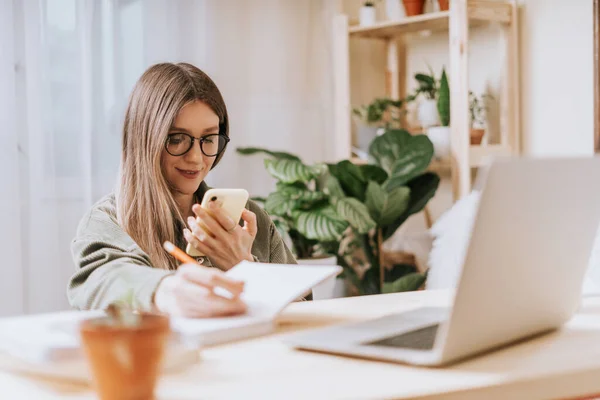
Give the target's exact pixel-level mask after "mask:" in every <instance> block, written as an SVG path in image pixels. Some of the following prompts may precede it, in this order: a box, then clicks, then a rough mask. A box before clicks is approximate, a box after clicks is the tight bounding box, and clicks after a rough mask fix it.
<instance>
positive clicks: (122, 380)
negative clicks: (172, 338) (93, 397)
mask: <svg viewBox="0 0 600 400" xmlns="http://www.w3.org/2000/svg"><path fill="white" fill-rule="evenodd" d="M133 304H134V302H133V293H131V292H130V293H128V295H127V298H126V299H123V300H121V301H119V302H117V303H115V304H111V305H110V306H109V307H108V308H107V310H106V315H104V316H101V317H97V318H90V319H87V320H84V321H83V322H82V323H81V325H80V328H79V332H80V337H81V343H82V347H83V350H84V354H85V356H86V359H87V361H88V364H89V366H90V370H91V373H92V381H93V384H94V388H95V390H96V392H97V393H98V396H99V398H100V399H102V400H108V399H111V400H121V399H122V400H134V399H152V398H154V389H155V386H156V382H157V380H158V376H159V373H160V371H161V369H162V362H163V358H164V353H165V348H166V344H167V341H168V338H169V335H170V332H171V330H170V325H169V319H168V317H166V316H163V315H158V314H150V313H138V312H136V311H134V307H133Z"/></svg>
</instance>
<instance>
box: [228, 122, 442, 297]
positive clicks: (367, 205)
mask: <svg viewBox="0 0 600 400" xmlns="http://www.w3.org/2000/svg"><path fill="white" fill-rule="evenodd" d="M238 152H239V153H240V154H257V153H263V154H266V155H268V156H269V157H270V158H269V159H266V160H265V168H266V169H267V171H268V172H269V173H270V174H271V176H273V177H274V178H275V179H277V185H276V189H275V190H274V191H273V192H272V193H270V194H269V195H268V196H267V197H266V199H264V205H265V209H266V210H267V212H269V213H270V214H271V216H272V217H273V219H274V223H275V226H276V227H277V229H278V230H279V231H280V232H281V234H282V236H283V237H284V239H285V240H286V241H288V242H289V243H291V244H292V250H293V251H294V253H295V255H296V256H297V257H300V258H308V257H311V256H312V255H313V254H315V251H316V250H317V249H321V250H322V251H325V252H329V253H335V254H337V255H338V263H339V265H341V266H343V267H344V276H345V277H346V278H347V279H348V281H349V282H350V283H351V284H352V285H353V286H354V287H355V288H356V289H357V291H358V293H359V294H375V293H383V292H391V291H407V290H416V289H418V288H419V287H421V286H422V285H423V283H424V281H425V279H426V275H424V274H420V273H418V272H417V271H416V270H415V268H414V266H407V265H394V266H393V267H391V269H390V268H385V267H384V266H383V265H381V260H382V255H381V252H382V245H383V242H384V241H385V240H387V239H389V238H390V237H391V236H392V235H393V234H394V232H395V231H396V230H397V229H398V228H399V227H400V226H401V225H402V224H403V223H404V222H405V221H406V220H407V219H408V218H409V217H410V216H411V215H413V214H414V213H417V212H419V211H421V210H422V209H423V207H425V205H426V204H427V202H428V201H429V200H430V199H431V198H432V197H433V195H434V194H435V192H436V190H437V188H438V185H439V181H440V179H439V177H438V176H437V175H436V174H434V173H432V172H427V168H428V166H429V163H430V162H431V159H432V157H433V145H432V143H431V141H430V140H429V139H428V138H427V136H425V135H411V134H410V133H409V132H407V131H405V130H402V129H387V130H386V131H385V133H384V134H383V135H381V136H378V137H376V138H375V139H374V140H373V141H372V142H371V144H370V146H369V159H370V163H369V164H367V165H356V164H353V163H352V162H350V161H348V160H343V161H340V162H338V163H335V164H327V165H321V164H317V165H306V164H304V163H303V162H302V161H301V160H300V158H298V157H296V156H294V155H292V154H289V153H285V152H274V151H269V150H263V149H257V148H251V149H238ZM361 263H362V264H363V266H365V268H364V269H362V268H355V267H356V266H357V265H358V264H361ZM358 270H361V272H360V273H358V272H357V271H358ZM362 271H364V272H362Z"/></svg>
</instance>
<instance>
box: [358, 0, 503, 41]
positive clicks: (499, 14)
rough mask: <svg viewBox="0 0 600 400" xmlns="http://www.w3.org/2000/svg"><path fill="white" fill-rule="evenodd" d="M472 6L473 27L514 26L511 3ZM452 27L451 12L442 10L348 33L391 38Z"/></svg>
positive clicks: (478, 2) (477, 3) (476, 3)
mask: <svg viewBox="0 0 600 400" xmlns="http://www.w3.org/2000/svg"><path fill="white" fill-rule="evenodd" d="M469 4H470V6H469V10H468V16H469V17H468V19H469V26H470V27H474V26H478V25H481V24H484V23H487V22H500V23H505V24H510V23H511V21H512V18H511V15H512V14H511V6H510V4H506V3H494V2H489V1H481V0H479V1H471V2H470V3H469ZM449 26H450V11H438V12H432V13H427V14H421V15H416V16H414V17H405V18H403V19H401V20H399V21H387V22H379V23H376V24H374V25H371V26H350V27H349V29H348V34H349V35H350V37H352V38H355V37H362V38H371V39H390V38H393V37H396V36H400V35H403V34H406V33H416V32H421V31H432V32H436V31H448V29H449Z"/></svg>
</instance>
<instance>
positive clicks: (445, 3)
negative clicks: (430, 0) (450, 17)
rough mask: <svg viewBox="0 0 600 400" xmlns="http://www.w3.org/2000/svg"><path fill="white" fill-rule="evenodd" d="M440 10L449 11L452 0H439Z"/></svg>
mask: <svg viewBox="0 0 600 400" xmlns="http://www.w3.org/2000/svg"><path fill="white" fill-rule="evenodd" d="M438 4H439V5H440V11H448V10H449V9H450V0H438Z"/></svg>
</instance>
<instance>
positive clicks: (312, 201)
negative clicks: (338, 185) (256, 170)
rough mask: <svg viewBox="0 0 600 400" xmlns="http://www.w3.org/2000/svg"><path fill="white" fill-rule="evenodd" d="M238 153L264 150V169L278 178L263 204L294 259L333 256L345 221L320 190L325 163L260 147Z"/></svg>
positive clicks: (238, 150)
mask: <svg viewBox="0 0 600 400" xmlns="http://www.w3.org/2000/svg"><path fill="white" fill-rule="evenodd" d="M237 152H238V153H239V154H244V155H251V154H258V153H263V154H266V155H267V156H268V158H266V159H265V160H264V163H265V168H266V170H267V172H268V173H269V174H270V175H271V176H272V177H274V178H275V179H276V180H277V183H276V187H275V190H274V191H273V192H271V193H269V195H268V196H267V197H266V198H256V197H254V198H253V199H254V200H255V201H259V202H261V203H263V205H264V208H265V210H266V211H267V212H268V213H269V214H270V216H271V218H272V219H273V222H274V224H275V226H276V227H277V229H278V231H279V232H280V234H281V235H282V237H283V238H284V240H285V241H286V243H287V244H288V245H290V248H291V250H292V252H293V253H294V255H295V256H296V257H297V258H300V259H303V258H313V257H318V256H321V255H325V254H331V255H336V254H337V251H338V247H339V242H340V239H341V237H342V233H343V232H344V230H345V229H346V228H347V226H348V223H347V222H346V221H344V220H343V219H341V218H340V217H339V216H338V214H337V213H336V211H335V208H334V207H333V205H332V204H331V203H330V202H329V196H328V195H327V194H326V193H325V192H324V191H323V182H324V181H323V178H324V176H325V175H324V174H325V173H326V171H327V167H326V165H324V164H316V165H307V164H305V163H303V162H302V160H301V159H300V158H299V157H298V156H295V155H293V154H290V153H286V152H281V151H270V150H267V149H263V148H255V147H246V148H238V149H237Z"/></svg>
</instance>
